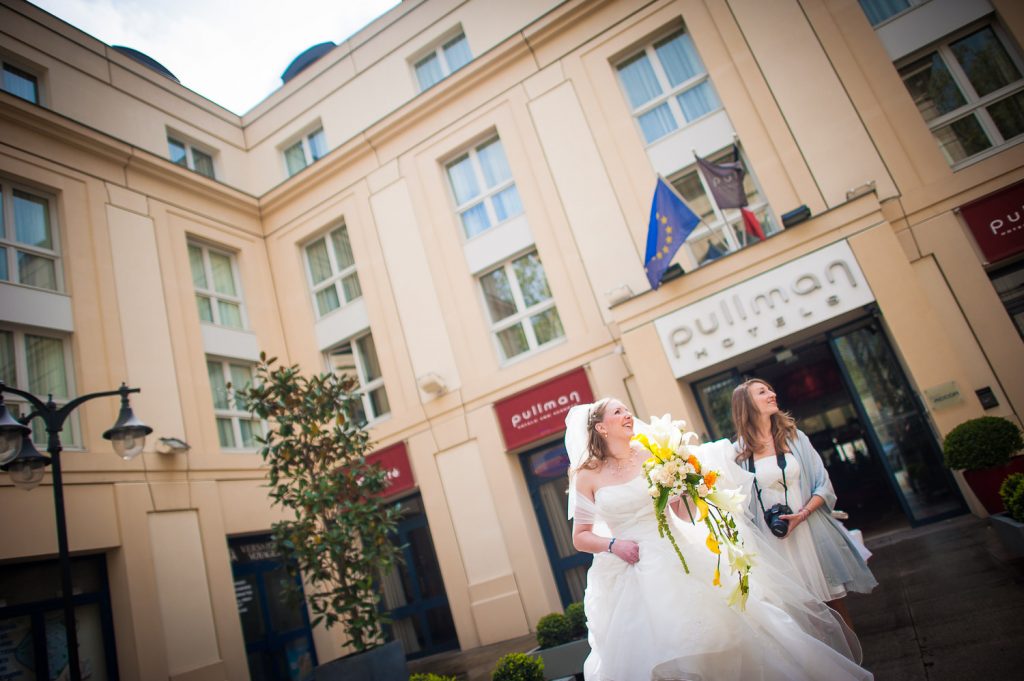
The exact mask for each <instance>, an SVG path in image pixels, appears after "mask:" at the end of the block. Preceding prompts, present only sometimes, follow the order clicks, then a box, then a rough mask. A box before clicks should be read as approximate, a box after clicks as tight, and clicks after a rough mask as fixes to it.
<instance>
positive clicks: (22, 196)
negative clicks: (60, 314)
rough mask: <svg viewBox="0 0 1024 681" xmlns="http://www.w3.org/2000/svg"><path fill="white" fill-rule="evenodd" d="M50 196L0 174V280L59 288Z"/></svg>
mask: <svg viewBox="0 0 1024 681" xmlns="http://www.w3.org/2000/svg"><path fill="white" fill-rule="evenodd" d="M52 216H53V205H52V199H51V198H49V197H47V196H45V195H43V194H41V193H39V192H36V191H34V190H31V189H27V188H25V187H20V186H17V185H12V184H11V183H10V182H5V181H4V180H3V179H2V178H0V281H11V282H16V283H19V284H24V285H25V286H34V287H36V288H43V289H49V290H51V291H59V290H60V289H61V284H62V277H61V270H60V251H59V248H58V247H59V244H58V241H57V232H58V230H57V229H56V226H55V225H54V224H53V219H52Z"/></svg>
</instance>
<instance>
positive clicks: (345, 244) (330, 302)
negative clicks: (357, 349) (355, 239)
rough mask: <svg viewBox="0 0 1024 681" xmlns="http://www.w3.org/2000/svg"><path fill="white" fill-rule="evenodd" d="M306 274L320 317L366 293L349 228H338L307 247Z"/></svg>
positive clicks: (343, 226)
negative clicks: (359, 273) (357, 265)
mask: <svg viewBox="0 0 1024 681" xmlns="http://www.w3.org/2000/svg"><path fill="white" fill-rule="evenodd" d="M305 250H306V273H307V274H308V276H309V286H310V290H311V291H312V292H313V304H314V306H315V307H316V314H317V317H323V316H324V315H325V314H327V313H328V312H331V311H333V310H337V309H338V308H339V307H341V306H342V305H347V304H348V303H351V302H352V301H353V300H355V299H357V298H361V297H362V295H363V289H362V287H361V286H360V285H359V275H358V274H356V260H355V257H354V256H353V255H352V245H351V244H350V243H349V240H348V228H347V227H346V226H345V225H342V226H341V227H338V228H337V229H335V230H334V231H332V232H331V233H330V234H328V235H327V236H323V237H320V238H319V239H317V240H316V241H314V242H313V243H311V244H309V245H308V246H306V249H305Z"/></svg>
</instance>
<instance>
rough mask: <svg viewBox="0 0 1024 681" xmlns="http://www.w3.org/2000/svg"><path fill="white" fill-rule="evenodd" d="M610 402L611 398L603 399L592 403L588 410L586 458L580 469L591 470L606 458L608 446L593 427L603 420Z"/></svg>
mask: <svg viewBox="0 0 1024 681" xmlns="http://www.w3.org/2000/svg"><path fill="white" fill-rule="evenodd" d="M611 401H612V398H610V397H604V398H602V399H600V400H598V401H597V402H594V404H593V406H592V407H591V408H590V418H589V419H587V458H585V459H584V460H583V463H581V464H580V468H589V469H591V470H593V469H595V468H597V467H598V466H599V465H600V463H601V462H602V461H604V460H605V459H607V458H608V445H607V443H605V441H604V438H603V437H601V434H600V433H598V432H597V430H596V429H595V428H594V426H596V425H597V424H598V423H600V422H601V421H603V420H604V412H605V409H607V408H608V403H609V402H611Z"/></svg>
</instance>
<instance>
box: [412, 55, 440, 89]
mask: <svg viewBox="0 0 1024 681" xmlns="http://www.w3.org/2000/svg"><path fill="white" fill-rule="evenodd" d="M442 78H444V72H443V71H442V70H441V61H440V60H439V59H438V58H437V55H431V56H429V57H427V58H426V59H424V60H423V61H421V62H420V63H419V64H416V79H417V80H418V81H419V82H420V89H421V90H426V89H427V88H428V87H430V86H431V85H433V84H434V83H437V82H440V80H441V79H442Z"/></svg>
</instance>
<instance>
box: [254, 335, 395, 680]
mask: <svg viewBox="0 0 1024 681" xmlns="http://www.w3.org/2000/svg"><path fill="white" fill-rule="evenodd" d="M275 362H276V359H275V358H271V359H267V358H266V355H265V354H263V353H261V354H260V363H259V364H258V365H257V366H256V381H255V382H254V384H253V385H251V386H248V387H247V388H245V389H244V390H239V391H238V395H239V397H240V398H241V400H243V401H244V403H245V406H246V408H247V409H248V410H249V411H251V412H252V413H253V414H254V415H256V416H258V417H259V418H260V419H262V420H263V421H264V422H266V423H268V424H269V428H268V430H267V433H266V435H265V436H263V437H261V438H260V439H259V441H260V444H261V445H262V447H261V449H260V455H261V456H262V457H263V460H264V462H265V463H266V465H267V479H268V486H269V487H270V497H271V499H272V500H273V503H274V504H275V505H278V506H283V507H284V508H285V509H286V510H287V511H288V514H289V516H290V517H289V519H287V520H282V521H280V522H277V523H275V524H274V526H273V537H274V541H275V543H276V544H277V547H278V549H279V550H280V552H281V555H282V556H283V557H284V558H285V559H286V562H287V564H288V565H289V570H291V571H293V572H296V571H298V572H301V575H302V577H303V578H304V579H305V581H306V582H307V583H308V584H309V585H310V587H311V588H310V589H309V591H308V593H307V595H306V600H307V601H308V603H309V607H310V610H311V611H312V615H313V617H312V623H313V624H314V626H315V625H317V624H320V623H321V622H322V623H323V624H324V625H325V626H326V627H328V628H331V627H333V626H335V625H341V627H342V629H343V631H344V634H345V636H344V640H343V644H344V645H345V647H346V648H348V649H349V650H350V651H352V652H351V654H350V655H348V656H346V657H342V658H339V659H336V660H332V661H331V662H327V663H326V664H323V665H321V666H320V667H318V668H317V670H316V678H317V679H318V681H322V680H325V679H339V678H342V677H344V678H345V679H353V680H355V679H367V680H369V679H381V680H383V679H387V681H392V680H393V679H403V680H404V679H407V678H408V676H409V673H408V668H407V666H406V663H405V653H404V651H403V650H402V645H401V643H400V642H398V641H392V642H391V643H387V644H385V641H384V631H383V624H384V622H385V616H384V614H383V613H382V612H381V610H380V595H379V591H378V589H377V584H376V582H377V577H378V575H379V574H381V572H382V571H387V570H388V569H389V568H390V567H391V566H392V565H393V564H394V562H395V560H397V558H398V549H397V547H396V546H395V545H394V544H393V543H392V542H391V540H390V538H389V533H391V532H393V531H394V529H395V526H396V521H397V519H398V513H399V510H398V507H397V506H394V505H385V504H383V503H381V501H380V499H379V495H380V493H381V492H382V491H383V490H384V489H385V487H386V484H387V477H386V474H385V472H384V471H383V470H381V468H380V467H379V466H376V465H374V464H371V463H368V462H367V460H366V455H367V453H368V452H369V450H370V442H369V436H368V435H367V433H366V431H365V430H363V428H362V427H361V425H360V424H359V423H358V422H357V421H356V420H355V418H356V417H354V415H355V414H358V413H359V409H358V408H359V399H360V397H359V395H358V394H357V393H356V391H357V390H358V388H359V385H358V383H357V381H356V379H354V378H353V377H351V376H348V375H337V374H333V373H326V374H321V375H319V376H314V377H312V378H307V377H305V376H302V375H301V374H300V373H299V370H298V367H296V366H290V367H284V366H275Z"/></svg>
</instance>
